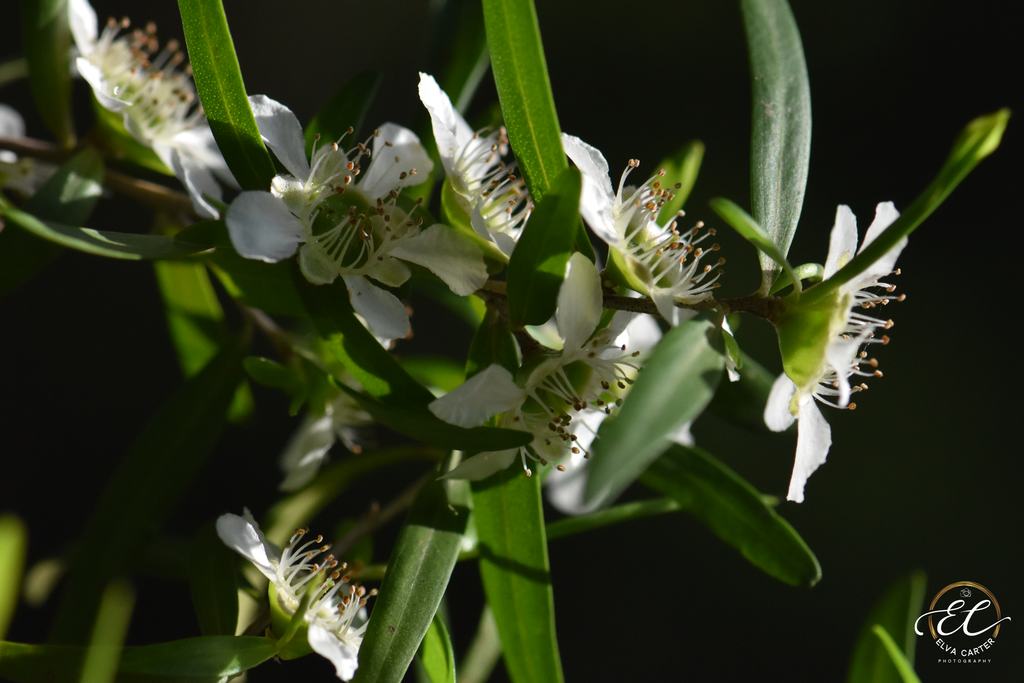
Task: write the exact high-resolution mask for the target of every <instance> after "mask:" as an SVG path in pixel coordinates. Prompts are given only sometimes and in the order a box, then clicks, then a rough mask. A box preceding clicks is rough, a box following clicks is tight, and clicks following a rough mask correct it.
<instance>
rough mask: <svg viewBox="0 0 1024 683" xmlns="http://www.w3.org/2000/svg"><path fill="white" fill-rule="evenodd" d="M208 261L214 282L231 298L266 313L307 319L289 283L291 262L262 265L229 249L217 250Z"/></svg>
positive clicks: (292, 282) (296, 292)
mask: <svg viewBox="0 0 1024 683" xmlns="http://www.w3.org/2000/svg"><path fill="white" fill-rule="evenodd" d="M207 258H208V260H209V262H210V263H211V265H212V268H213V272H214V274H215V275H216V276H217V279H218V280H220V282H221V284H222V285H224V289H226V290H227V292H228V294H230V295H231V296H232V297H233V298H235V299H240V300H241V301H244V302H245V303H247V304H249V305H250V306H252V307H253V308H258V309H260V310H261V311H264V312H265V313H272V314H276V315H298V316H305V315H306V309H305V307H304V306H303V305H302V299H301V298H299V293H298V291H297V290H296V289H295V282H294V281H293V280H292V272H291V271H292V265H291V263H290V262H288V261H282V262H280V263H264V262H263V261H254V260H252V259H247V258H242V257H241V256H239V255H238V254H237V253H236V252H235V250H234V249H232V248H231V247H217V248H216V249H215V250H214V251H213V252H212V253H211V254H209V256H207Z"/></svg>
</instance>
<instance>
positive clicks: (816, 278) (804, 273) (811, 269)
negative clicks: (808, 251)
mask: <svg viewBox="0 0 1024 683" xmlns="http://www.w3.org/2000/svg"><path fill="white" fill-rule="evenodd" d="M793 274H794V275H796V276H797V277H798V278H799V279H800V280H801V281H803V280H809V281H810V282H811V283H812V284H813V283H816V282H821V281H822V280H823V279H824V277H825V266H823V265H821V264H820V263H802V264H800V265H799V266H796V267H795V268H793ZM791 284H793V279H792V278H791V277H790V275H789V273H786V272H783V273H782V275H780V276H779V277H778V278H777V279H776V280H775V284H773V285H772V288H771V289H770V290H768V293H769V294H775V293H776V292H780V291H782V290H783V289H785V288H786V287H788V286H789V285H791Z"/></svg>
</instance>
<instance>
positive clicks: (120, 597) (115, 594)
mask: <svg viewBox="0 0 1024 683" xmlns="http://www.w3.org/2000/svg"><path fill="white" fill-rule="evenodd" d="M134 607H135V591H133V590H132V589H131V586H129V585H128V584H127V583H125V582H124V581H123V580H121V579H118V580H115V581H112V582H111V583H110V585H109V586H107V588H106V590H104V591H103V596H102V598H100V609H99V613H98V614H97V616H96V624H95V626H93V629H92V639H91V640H90V641H89V649H88V650H87V651H86V653H85V661H84V662H82V675H81V678H79V681H81V683H111V681H113V680H114V675H115V674H116V673H117V668H118V663H119V662H120V660H121V654H122V652H123V651H122V646H123V645H124V638H125V636H126V635H127V634H128V623H129V622H130V620H131V617H132V609H133V608H134Z"/></svg>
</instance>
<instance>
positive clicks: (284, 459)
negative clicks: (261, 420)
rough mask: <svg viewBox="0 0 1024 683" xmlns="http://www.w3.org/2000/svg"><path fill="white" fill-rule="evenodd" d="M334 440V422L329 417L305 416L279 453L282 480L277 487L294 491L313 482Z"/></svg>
mask: <svg viewBox="0 0 1024 683" xmlns="http://www.w3.org/2000/svg"><path fill="white" fill-rule="evenodd" d="M334 438H335V430H334V420H333V418H332V417H331V416H330V415H321V416H320V417H314V416H312V415H306V417H305V418H303V420H302V424H301V425H299V428H298V429H297V430H296V431H295V434H293V435H292V438H291V439H290V440H289V441H288V445H287V446H285V449H284V452H283V453H281V458H280V460H279V463H280V465H281V469H282V470H284V473H285V478H284V481H282V482H281V485H280V486H279V487H278V488H279V489H281V490H282V491H296V490H298V489H300V488H302V487H303V486H305V485H306V484H308V483H309V482H310V481H312V480H313V477H315V476H316V473H317V472H319V471H320V465H321V464H322V463H323V461H324V457H325V456H326V455H327V451H329V450H331V446H333V445H334Z"/></svg>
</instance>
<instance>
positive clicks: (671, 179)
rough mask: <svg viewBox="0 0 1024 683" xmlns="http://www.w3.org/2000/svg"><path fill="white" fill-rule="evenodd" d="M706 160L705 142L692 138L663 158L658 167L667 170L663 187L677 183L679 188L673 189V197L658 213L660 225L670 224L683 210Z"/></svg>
mask: <svg viewBox="0 0 1024 683" xmlns="http://www.w3.org/2000/svg"><path fill="white" fill-rule="evenodd" d="M703 160H704V143H703V142H701V141H700V140H691V141H690V142H688V143H686V144H685V145H683V146H682V148H681V149H680V150H679V151H678V152H676V153H675V154H673V155H672V156H670V157H668V158H667V159H663V160H662V162H661V165H660V166H658V169H659V170H661V169H664V170H665V176H664V177H663V178H662V180H661V186H662V187H663V188H672V187H673V186H674V185H675V184H676V183H678V184H679V187H678V188H675V189H673V190H672V194H673V195H674V196H673V197H672V199H670V200H669V201H667V202H665V205H664V206H663V207H661V213H659V214H658V225H661V226H665V225H668V224H669V222H671V221H672V219H674V218H676V215H677V214H678V213H679V211H680V210H682V208H683V205H684V204H686V200H687V199H689V197H690V192H691V191H692V190H693V185H694V183H696V182H697V172H698V171H700V164H701V161H703Z"/></svg>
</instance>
